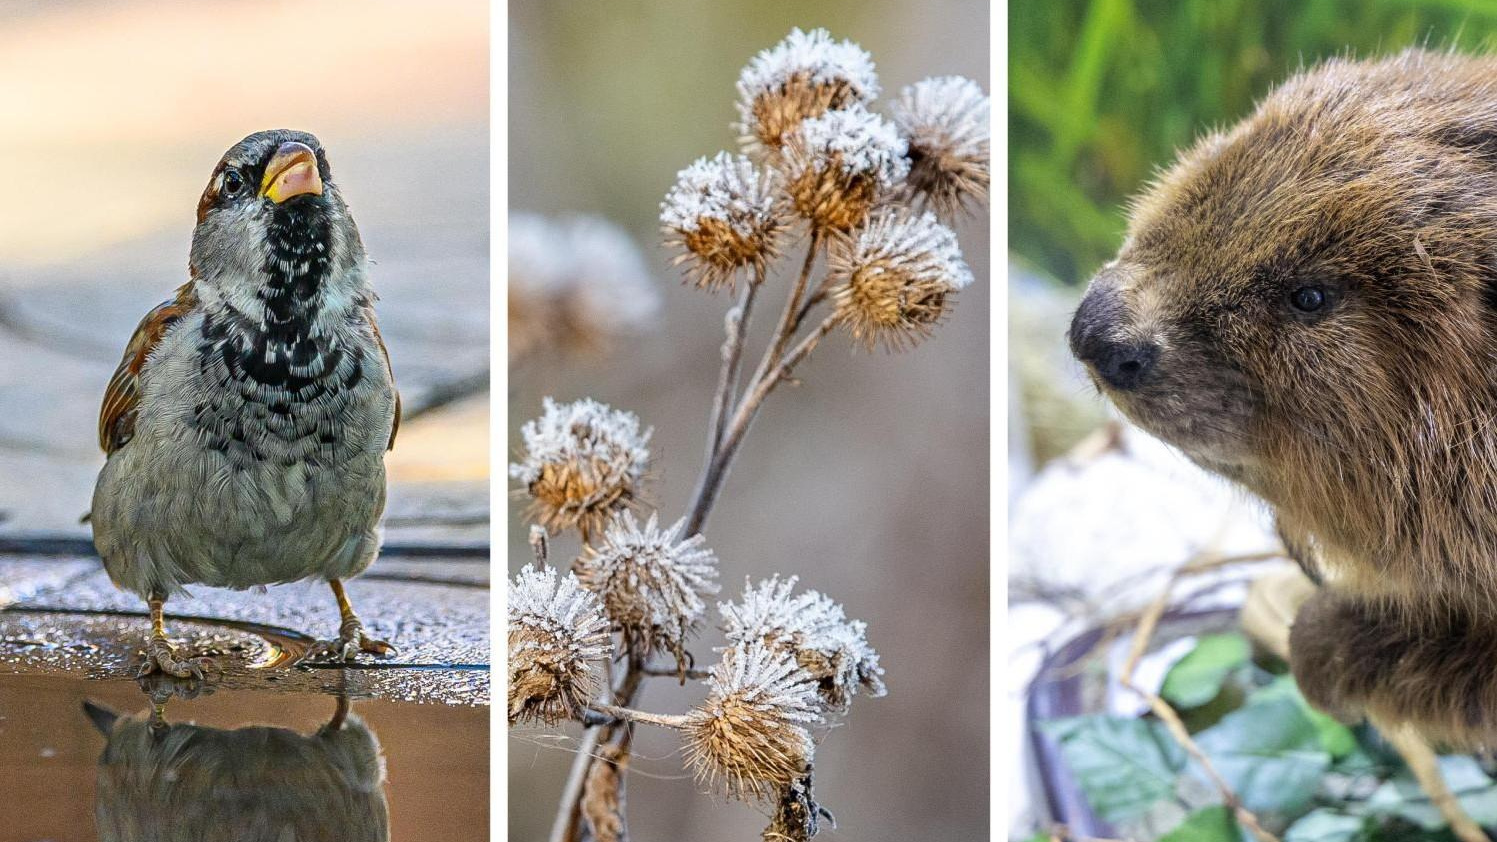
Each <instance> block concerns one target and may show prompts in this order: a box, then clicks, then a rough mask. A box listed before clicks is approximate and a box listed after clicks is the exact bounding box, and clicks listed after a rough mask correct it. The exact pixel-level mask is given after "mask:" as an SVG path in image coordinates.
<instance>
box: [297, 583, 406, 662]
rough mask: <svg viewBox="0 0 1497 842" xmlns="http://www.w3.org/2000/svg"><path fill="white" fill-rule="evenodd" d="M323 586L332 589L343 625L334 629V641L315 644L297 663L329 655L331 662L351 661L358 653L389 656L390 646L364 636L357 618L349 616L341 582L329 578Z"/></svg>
mask: <svg viewBox="0 0 1497 842" xmlns="http://www.w3.org/2000/svg"><path fill="white" fill-rule="evenodd" d="M327 583H328V585H329V586H330V587H332V589H333V596H335V597H337V598H338V614H339V615H340V616H341V617H342V618H343V624H342V625H341V626H339V627H338V639H337V640H323V641H318V642H317V643H315V644H313V645H312V647H311V648H310V649H308V650H307V653H306V654H305V655H302V656H301V658H300V659H299V661H301V662H306V661H317V660H322V659H324V658H328V657H329V656H331V657H332V658H333V659H334V660H340V661H352V660H353V659H354V657H355V656H356V655H358V654H359V653H360V652H368V653H369V654H371V655H390V654H393V653H394V652H395V647H394V646H391V645H390V644H388V643H386V642H384V641H383V640H376V639H374V638H372V637H370V636H369V635H367V634H364V623H363V621H361V620H360V619H359V615H357V614H355V613H353V605H351V604H350V603H349V601H348V594H346V593H344V592H343V582H341V581H339V580H338V579H329V580H328V582H327Z"/></svg>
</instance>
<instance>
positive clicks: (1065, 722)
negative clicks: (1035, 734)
mask: <svg viewBox="0 0 1497 842" xmlns="http://www.w3.org/2000/svg"><path fill="white" fill-rule="evenodd" d="M1041 727H1042V728H1043V729H1044V730H1045V732H1046V733H1048V734H1050V735H1051V736H1053V737H1054V738H1055V739H1056V740H1057V741H1058V742H1059V743H1060V753H1061V757H1062V758H1063V759H1064V760H1065V763H1066V766H1067V768H1069V769H1070V771H1071V774H1072V775H1074V776H1075V777H1076V781H1077V783H1078V784H1079V785H1080V786H1081V790H1082V792H1084V793H1085V794H1086V800H1087V801H1088V802H1089V803H1090V804H1091V807H1092V809H1093V810H1095V811H1096V812H1097V815H1098V816H1101V817H1102V818H1103V819H1105V820H1107V821H1109V822H1118V821H1126V820H1128V819H1133V818H1137V817H1139V816H1142V815H1143V814H1144V813H1146V812H1148V810H1149V808H1150V807H1152V806H1153V805H1154V804H1155V803H1156V802H1158V801H1159V800H1161V799H1163V798H1168V797H1170V796H1172V795H1173V794H1174V791H1175V781H1176V779H1177V778H1178V777H1179V774H1180V772H1181V771H1182V770H1183V769H1184V768H1185V750H1184V749H1183V748H1181V747H1180V746H1179V745H1178V744H1177V743H1176V742H1175V741H1174V739H1173V738H1172V737H1170V735H1169V733H1168V732H1167V731H1166V730H1165V728H1164V726H1163V725H1161V724H1159V723H1158V722H1155V721H1153V720H1146V719H1132V718H1127V717H1118V716H1101V715H1096V716H1078V717H1073V718H1070V719H1059V720H1055V721H1053V722H1047V723H1044V724H1043V725H1041Z"/></svg>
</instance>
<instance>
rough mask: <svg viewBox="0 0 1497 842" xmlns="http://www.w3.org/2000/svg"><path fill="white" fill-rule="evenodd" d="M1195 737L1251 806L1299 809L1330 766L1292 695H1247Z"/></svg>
mask: <svg viewBox="0 0 1497 842" xmlns="http://www.w3.org/2000/svg"><path fill="white" fill-rule="evenodd" d="M1196 742H1197V743H1198V744H1199V745H1200V747H1201V749H1202V750H1203V751H1205V752H1206V754H1207V756H1209V757H1210V758H1211V761H1212V763H1213V764H1214V765H1215V766H1216V769H1217V771H1218V772H1220V773H1221V776H1222V778H1224V779H1225V780H1226V782H1227V783H1228V785H1230V786H1231V787H1232V789H1233V790H1235V791H1236V792H1237V794H1238V796H1239V797H1241V799H1242V803H1243V806H1245V807H1247V808H1248V809H1249V810H1254V811H1275V812H1285V813H1291V812H1296V811H1298V810H1301V809H1304V808H1305V807H1306V806H1308V805H1309V803H1310V801H1311V799H1312V798H1313V797H1314V796H1315V792H1316V790H1317V789H1318V788H1319V785H1320V779H1321V777H1322V776H1323V775H1324V774H1325V773H1326V771H1327V770H1328V769H1330V768H1331V755H1330V753H1329V752H1327V751H1325V749H1324V748H1322V746H1321V742H1320V733H1319V731H1318V730H1317V728H1316V726H1315V723H1314V722H1312V721H1311V720H1310V717H1309V716H1307V715H1306V714H1305V712H1304V711H1303V710H1302V709H1301V708H1300V706H1299V705H1298V704H1296V703H1295V701H1294V700H1293V699H1286V698H1280V699H1269V700H1267V701H1263V700H1257V701H1250V702H1249V703H1248V704H1247V705H1245V706H1243V707H1242V708H1241V709H1239V710H1236V711H1233V712H1232V713H1229V714H1227V715H1226V716H1224V717H1222V721H1221V722H1218V723H1217V724H1216V725H1213V726H1211V727H1210V728H1208V729H1206V730H1205V731H1202V732H1201V733H1200V734H1198V735H1196Z"/></svg>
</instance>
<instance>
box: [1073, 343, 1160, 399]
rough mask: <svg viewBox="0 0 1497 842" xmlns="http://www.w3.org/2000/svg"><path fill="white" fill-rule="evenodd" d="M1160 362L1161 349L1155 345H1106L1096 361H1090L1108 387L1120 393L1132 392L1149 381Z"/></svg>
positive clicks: (1100, 350) (1101, 349)
mask: <svg viewBox="0 0 1497 842" xmlns="http://www.w3.org/2000/svg"><path fill="white" fill-rule="evenodd" d="M1158 360H1159V348H1158V346H1156V345H1153V344H1147V345H1145V344H1141V343H1133V344H1122V343H1106V344H1104V345H1103V346H1102V347H1101V348H1100V349H1099V353H1098V356H1097V359H1095V360H1088V361H1087V362H1090V363H1091V364H1092V368H1094V369H1096V371H1097V375H1098V376H1099V377H1101V378H1102V379H1103V380H1105V381H1107V385H1109V386H1111V387H1112V388H1114V389H1117V390H1118V391H1120V392H1131V391H1133V390H1134V389H1137V388H1138V387H1139V386H1142V385H1143V384H1144V381H1146V380H1148V378H1149V373H1150V372H1152V371H1153V370H1154V363H1155V362H1157V361H1158Z"/></svg>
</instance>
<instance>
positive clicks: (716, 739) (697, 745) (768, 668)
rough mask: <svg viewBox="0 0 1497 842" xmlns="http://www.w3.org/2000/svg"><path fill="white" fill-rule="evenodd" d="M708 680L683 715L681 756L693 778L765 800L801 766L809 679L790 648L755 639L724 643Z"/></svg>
mask: <svg viewBox="0 0 1497 842" xmlns="http://www.w3.org/2000/svg"><path fill="white" fill-rule="evenodd" d="M707 684H708V686H709V687H710V688H711V689H710V690H709V692H708V694H707V699H706V701H704V702H703V703H702V705H701V706H700V707H698V708H694V709H693V710H692V711H691V712H690V713H688V714H687V715H686V719H687V725H686V727H685V733H686V761H687V763H688V764H689V765H690V766H691V767H692V768H693V770H694V771H695V773H696V778H697V783H698V784H700V785H705V786H708V787H714V788H715V787H716V786H718V784H719V782H721V785H722V786H723V788H724V790H725V791H726V792H727V794H728V796H729V797H730V798H741V799H748V798H750V797H757V798H761V799H764V800H769V799H773V798H776V797H778V795H779V793H780V791H781V790H782V789H783V788H784V787H787V786H789V785H790V784H792V783H794V782H795V781H797V780H799V779H800V778H801V777H802V776H804V775H805V774H806V771H807V770H808V769H809V768H810V764H811V755H812V752H813V750H814V745H813V744H812V742H811V734H810V732H808V731H807V730H806V726H808V725H810V724H813V723H815V722H817V721H818V720H819V716H818V715H817V713H816V708H817V706H818V702H817V698H816V685H815V683H814V682H812V681H811V680H810V679H809V678H807V677H806V675H805V674H804V673H803V672H802V671H801V669H800V668H799V667H798V666H796V663H795V661H794V660H793V659H792V658H791V657H790V656H789V655H787V654H785V653H784V652H783V651H781V650H779V649H777V648H774V647H769V646H765V645H764V644H763V643H760V642H758V641H754V642H752V643H749V644H748V645H746V646H732V647H729V648H728V649H727V650H725V651H724V652H723V659H722V661H721V662H719V663H718V665H717V666H716V667H715V668H714V669H713V670H712V677H711V679H709V680H708V682H707Z"/></svg>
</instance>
